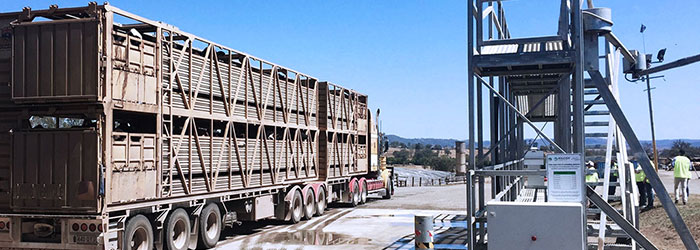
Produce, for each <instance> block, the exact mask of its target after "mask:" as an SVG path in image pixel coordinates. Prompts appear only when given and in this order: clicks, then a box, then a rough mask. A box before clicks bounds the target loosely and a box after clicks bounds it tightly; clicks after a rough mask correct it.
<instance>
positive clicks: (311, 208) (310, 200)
mask: <svg viewBox="0 0 700 250" xmlns="http://www.w3.org/2000/svg"><path fill="white" fill-rule="evenodd" d="M305 196H306V197H304V219H306V220H310V219H311V218H312V217H314V213H316V211H315V210H316V198H314V191H313V189H310V188H309V189H308V190H306V195H305Z"/></svg>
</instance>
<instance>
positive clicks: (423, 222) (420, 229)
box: [414, 215, 434, 249]
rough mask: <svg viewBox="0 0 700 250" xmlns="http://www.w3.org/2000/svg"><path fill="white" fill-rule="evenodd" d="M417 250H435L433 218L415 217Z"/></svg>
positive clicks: (430, 216) (427, 216)
mask: <svg viewBox="0 0 700 250" xmlns="http://www.w3.org/2000/svg"><path fill="white" fill-rule="evenodd" d="M414 221H415V223H414V229H415V237H414V238H415V249H433V248H434V246H433V232H432V231H433V216H432V215H416V216H415V220H414Z"/></svg>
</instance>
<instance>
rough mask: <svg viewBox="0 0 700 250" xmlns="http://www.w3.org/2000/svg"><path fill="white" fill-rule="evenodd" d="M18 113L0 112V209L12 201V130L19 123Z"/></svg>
mask: <svg viewBox="0 0 700 250" xmlns="http://www.w3.org/2000/svg"><path fill="white" fill-rule="evenodd" d="M16 115H17V114H16V113H12V112H0V209H7V208H9V207H10V203H11V202H10V201H11V196H10V193H11V189H10V180H11V175H10V173H11V171H10V168H11V167H12V166H11V164H12V161H11V153H12V141H11V134H10V130H11V129H12V128H13V127H15V124H16V123H17V121H16V120H15V117H16Z"/></svg>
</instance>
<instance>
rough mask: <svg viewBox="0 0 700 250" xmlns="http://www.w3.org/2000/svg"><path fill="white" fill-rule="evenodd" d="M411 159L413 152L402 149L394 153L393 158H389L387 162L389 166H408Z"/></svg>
mask: <svg viewBox="0 0 700 250" xmlns="http://www.w3.org/2000/svg"><path fill="white" fill-rule="evenodd" d="M410 158H411V152H409V151H408V150H406V149H402V150H399V151H396V152H394V154H393V155H392V157H388V158H387V159H386V160H387V163H388V164H407V163H409V162H410Z"/></svg>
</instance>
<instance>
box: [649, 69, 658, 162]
mask: <svg viewBox="0 0 700 250" xmlns="http://www.w3.org/2000/svg"><path fill="white" fill-rule="evenodd" d="M649 81H650V79H649V75H647V79H646V82H647V97H648V98H649V121H650V123H651V146H652V147H653V148H654V168H655V169H656V172H659V151H657V150H656V135H655V133H654V109H653V108H652V105H651V85H650V84H649Z"/></svg>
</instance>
